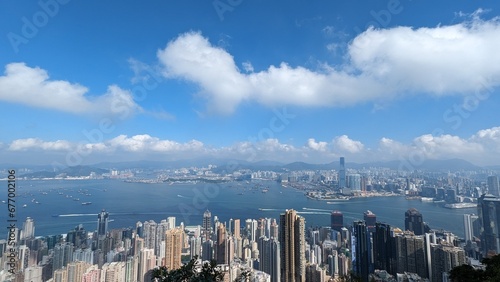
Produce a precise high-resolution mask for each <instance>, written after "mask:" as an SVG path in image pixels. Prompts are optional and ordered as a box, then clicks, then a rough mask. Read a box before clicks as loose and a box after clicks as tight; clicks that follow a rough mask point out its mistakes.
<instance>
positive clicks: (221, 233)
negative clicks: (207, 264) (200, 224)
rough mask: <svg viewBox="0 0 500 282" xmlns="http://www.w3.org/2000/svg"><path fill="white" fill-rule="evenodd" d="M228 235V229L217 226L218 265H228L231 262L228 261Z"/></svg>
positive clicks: (216, 257) (216, 251)
mask: <svg viewBox="0 0 500 282" xmlns="http://www.w3.org/2000/svg"><path fill="white" fill-rule="evenodd" d="M226 239H227V234H226V227H225V226H224V224H222V223H219V225H218V226H217V241H216V246H215V260H216V261H217V263H218V264H228V263H229V262H228V261H227V258H228V255H227V246H226V244H227V242H226Z"/></svg>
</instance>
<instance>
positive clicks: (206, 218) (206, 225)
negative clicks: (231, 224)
mask: <svg viewBox="0 0 500 282" xmlns="http://www.w3.org/2000/svg"><path fill="white" fill-rule="evenodd" d="M202 227H203V234H204V235H205V238H206V239H207V240H208V239H209V238H210V233H211V232H212V213H211V212H210V211H209V210H206V211H205V212H204V213H203V223H202Z"/></svg>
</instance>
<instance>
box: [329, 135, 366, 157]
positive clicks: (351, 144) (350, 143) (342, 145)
mask: <svg viewBox="0 0 500 282" xmlns="http://www.w3.org/2000/svg"><path fill="white" fill-rule="evenodd" d="M333 144H334V147H335V149H336V150H338V151H340V152H345V153H351V154H355V153H360V152H362V151H363V150H364V148H365V146H364V145H363V143H361V142H360V141H356V140H352V139H350V138H349V136H347V135H342V136H339V137H336V138H335V139H334V140H333Z"/></svg>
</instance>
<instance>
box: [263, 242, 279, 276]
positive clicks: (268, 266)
mask: <svg viewBox="0 0 500 282" xmlns="http://www.w3.org/2000/svg"><path fill="white" fill-rule="evenodd" d="M258 246H259V269H260V270H261V271H264V272H265V273H268V274H269V275H270V276H271V282H279V281H280V270H281V269H280V242H278V239H277V238H272V239H269V238H266V237H260V238H259V240H258Z"/></svg>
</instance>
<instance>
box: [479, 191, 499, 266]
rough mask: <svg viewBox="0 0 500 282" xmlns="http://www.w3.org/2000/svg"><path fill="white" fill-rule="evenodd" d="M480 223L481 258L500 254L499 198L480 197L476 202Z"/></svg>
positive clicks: (490, 196)
mask: <svg viewBox="0 0 500 282" xmlns="http://www.w3.org/2000/svg"><path fill="white" fill-rule="evenodd" d="M477 209H478V216H479V222H480V223H481V226H482V228H481V248H482V253H483V257H488V256H490V255H495V254H498V253H500V246H499V243H498V242H499V241H500V225H499V224H500V218H499V217H498V216H497V215H498V214H500V198H497V197H494V196H492V195H482V196H481V197H480V198H479V199H478V202H477Z"/></svg>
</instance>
